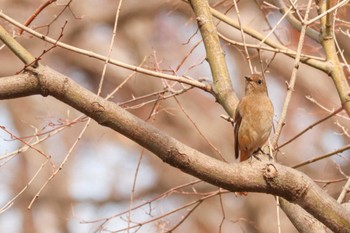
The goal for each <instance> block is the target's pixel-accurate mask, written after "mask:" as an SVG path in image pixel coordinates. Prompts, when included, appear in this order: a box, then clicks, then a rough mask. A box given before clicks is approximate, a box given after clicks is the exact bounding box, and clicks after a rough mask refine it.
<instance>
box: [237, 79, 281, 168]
mask: <svg viewBox="0 0 350 233" xmlns="http://www.w3.org/2000/svg"><path fill="white" fill-rule="evenodd" d="M245 80H246V81H245V84H246V85H245V96H244V97H243V98H242V99H241V100H240V101H239V103H238V105H237V108H236V111H235V118H234V141H235V157H236V159H237V158H238V157H240V162H242V161H245V160H247V159H248V158H250V157H251V156H252V155H253V154H254V153H255V152H257V151H258V150H261V147H262V146H263V145H264V144H265V142H266V141H267V140H268V138H269V136H270V133H271V129H272V125H273V115H274V109H273V105H272V102H271V100H270V98H269V97H268V93H267V87H266V82H265V79H264V78H263V77H262V76H261V75H260V74H252V75H251V76H245Z"/></svg>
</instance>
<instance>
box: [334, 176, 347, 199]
mask: <svg viewBox="0 0 350 233" xmlns="http://www.w3.org/2000/svg"><path fill="white" fill-rule="evenodd" d="M349 187H350V177H348V181H346V184H345V185H344V187H343V189H342V191H341V193H340V195H339V197H338V199H337V202H338V203H342V202H343V200H344V198H345V195H346V193H347V192H348V191H349Z"/></svg>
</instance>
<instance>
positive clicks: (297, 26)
mask: <svg viewBox="0 0 350 233" xmlns="http://www.w3.org/2000/svg"><path fill="white" fill-rule="evenodd" d="M275 4H276V6H277V7H278V8H279V9H280V12H281V14H285V13H286V12H287V11H288V7H287V6H286V4H284V1H283V0H275ZM293 7H294V6H293ZM295 10H297V9H295ZM286 18H287V20H288V22H289V23H290V24H291V25H292V26H293V27H294V28H295V29H297V30H298V31H300V30H301V27H302V23H301V22H300V20H298V19H297V18H295V17H294V15H293V13H291V12H289V13H288V14H287V17H286ZM306 35H307V36H308V37H310V38H311V39H313V40H314V41H316V42H318V43H320V42H321V41H320V33H319V32H318V31H316V30H314V29H312V28H307V29H306Z"/></svg>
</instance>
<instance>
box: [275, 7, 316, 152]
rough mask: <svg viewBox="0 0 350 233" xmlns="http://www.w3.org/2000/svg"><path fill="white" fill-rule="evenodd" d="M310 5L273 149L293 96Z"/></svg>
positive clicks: (308, 9)
mask: <svg viewBox="0 0 350 233" xmlns="http://www.w3.org/2000/svg"><path fill="white" fill-rule="evenodd" d="M311 3H312V1H311V0H309V2H308V5H307V8H306V12H305V17H304V20H303V22H302V27H301V32H300V38H299V43H298V48H297V54H296V56H295V60H294V67H293V71H292V75H291V78H290V81H289V83H288V84H287V85H288V86H287V89H288V91H287V94H286V97H285V99H284V104H283V109H282V113H281V116H280V118H279V120H278V124H277V127H276V131H275V134H274V136H273V138H272V146H273V147H274V148H276V147H277V143H278V139H279V137H280V136H281V132H282V128H283V126H284V124H285V120H286V117H287V111H288V108H289V103H290V100H291V98H292V94H293V91H294V86H295V82H296V78H297V73H298V70H299V65H300V64H299V63H300V56H301V51H302V48H303V45H304V39H305V33H306V28H307V26H308V25H307V24H305V22H306V21H307V19H308V17H309V12H310V8H311Z"/></svg>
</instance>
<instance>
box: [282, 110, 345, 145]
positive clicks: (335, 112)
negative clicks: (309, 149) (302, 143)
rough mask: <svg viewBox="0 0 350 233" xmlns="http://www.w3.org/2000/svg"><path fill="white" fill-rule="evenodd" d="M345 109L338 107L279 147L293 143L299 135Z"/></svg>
mask: <svg viewBox="0 0 350 233" xmlns="http://www.w3.org/2000/svg"><path fill="white" fill-rule="evenodd" d="M342 110H343V107H340V108H338V109H337V110H334V111H333V112H332V113H331V114H329V115H328V116H326V117H324V118H322V119H321V120H318V121H316V122H315V123H313V124H311V125H309V126H308V127H306V128H305V129H304V130H302V131H301V132H300V133H298V134H297V135H295V136H294V137H292V138H291V139H289V140H288V141H286V142H284V143H282V145H279V146H278V148H277V149H281V148H282V147H284V146H285V145H288V144H289V143H291V142H292V141H294V140H295V139H297V138H298V137H300V136H301V135H303V134H304V133H306V132H307V131H309V130H310V129H312V128H313V127H315V126H316V125H318V124H321V123H322V122H324V121H325V120H328V119H329V118H331V117H332V116H334V115H336V114H338V113H339V112H341V111H342Z"/></svg>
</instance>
